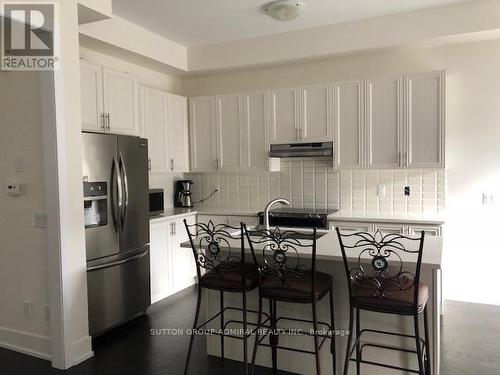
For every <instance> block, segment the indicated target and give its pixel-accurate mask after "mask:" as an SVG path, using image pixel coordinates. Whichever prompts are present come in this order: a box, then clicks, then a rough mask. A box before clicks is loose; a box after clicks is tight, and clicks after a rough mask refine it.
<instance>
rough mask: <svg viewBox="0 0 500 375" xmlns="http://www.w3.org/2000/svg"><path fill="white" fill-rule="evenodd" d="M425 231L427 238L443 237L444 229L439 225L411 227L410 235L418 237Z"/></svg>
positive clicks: (409, 229)
mask: <svg viewBox="0 0 500 375" xmlns="http://www.w3.org/2000/svg"><path fill="white" fill-rule="evenodd" d="M422 231H424V232H425V235H426V236H441V235H442V229H441V226H439V225H410V227H409V228H408V234H409V235H410V236H418V235H420V233H421V232H422Z"/></svg>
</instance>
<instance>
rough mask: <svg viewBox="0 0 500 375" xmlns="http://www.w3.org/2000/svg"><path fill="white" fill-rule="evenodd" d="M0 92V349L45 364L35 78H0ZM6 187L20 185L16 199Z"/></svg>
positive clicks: (45, 282)
mask: <svg viewBox="0 0 500 375" xmlns="http://www.w3.org/2000/svg"><path fill="white" fill-rule="evenodd" d="M0 87H2V88H6V87H8V88H9V90H5V89H2V90H0V113H1V114H2V125H1V127H0V240H1V245H0V249H1V251H0V253H1V260H0V296H1V300H2V303H0V346H3V347H7V348H14V349H17V350H21V351H23V352H26V353H29V354H32V355H36V356H38V357H42V358H49V357H50V338H49V336H50V332H49V323H48V322H47V321H46V314H45V305H48V303H49V296H48V279H47V278H48V264H47V243H46V230H45V229H40V228H34V227H33V225H32V223H33V213H34V212H39V213H45V212H46V206H45V188H44V183H45V182H44V173H43V152H42V124H41V121H40V117H41V102H40V74H39V73H34V72H15V73H7V72H0ZM47 95H51V96H53V93H50V92H48V93H47ZM18 158H21V159H22V161H23V165H24V168H23V171H21V172H17V171H16V159H18ZM11 182H19V183H21V184H22V188H23V195H22V196H20V197H8V196H7V195H6V194H5V189H6V185H7V184H8V183H11ZM23 302H31V303H32V304H33V319H32V320H27V319H24V318H23V315H22V311H23V307H22V304H23Z"/></svg>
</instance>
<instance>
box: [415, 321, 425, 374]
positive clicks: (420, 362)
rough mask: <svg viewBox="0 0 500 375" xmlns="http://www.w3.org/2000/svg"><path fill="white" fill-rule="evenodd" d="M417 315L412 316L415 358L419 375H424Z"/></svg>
mask: <svg viewBox="0 0 500 375" xmlns="http://www.w3.org/2000/svg"><path fill="white" fill-rule="evenodd" d="M418 318H419V317H418V313H417V314H415V315H414V316H413V321H414V324H415V343H416V344H417V356H418V371H419V374H420V375H424V365H423V363H422V346H421V345H420V344H421V342H420V327H419V324H418V320H419V319H418Z"/></svg>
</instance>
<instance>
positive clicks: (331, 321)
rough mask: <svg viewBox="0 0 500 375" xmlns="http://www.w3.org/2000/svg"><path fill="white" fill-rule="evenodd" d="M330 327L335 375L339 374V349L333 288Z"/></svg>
mask: <svg viewBox="0 0 500 375" xmlns="http://www.w3.org/2000/svg"><path fill="white" fill-rule="evenodd" d="M330 326H331V328H332V339H331V342H330V352H331V353H332V361H333V375H336V373H337V347H336V345H335V342H336V335H335V306H334V304H333V288H332V289H330Z"/></svg>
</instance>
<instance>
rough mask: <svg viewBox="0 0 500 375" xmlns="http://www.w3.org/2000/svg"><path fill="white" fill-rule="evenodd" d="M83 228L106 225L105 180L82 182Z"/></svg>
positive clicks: (106, 191)
mask: <svg viewBox="0 0 500 375" xmlns="http://www.w3.org/2000/svg"><path fill="white" fill-rule="evenodd" d="M83 196H84V199H83V204H84V209H85V229H87V228H96V227H102V226H106V225H108V184H107V182H84V183H83Z"/></svg>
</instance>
